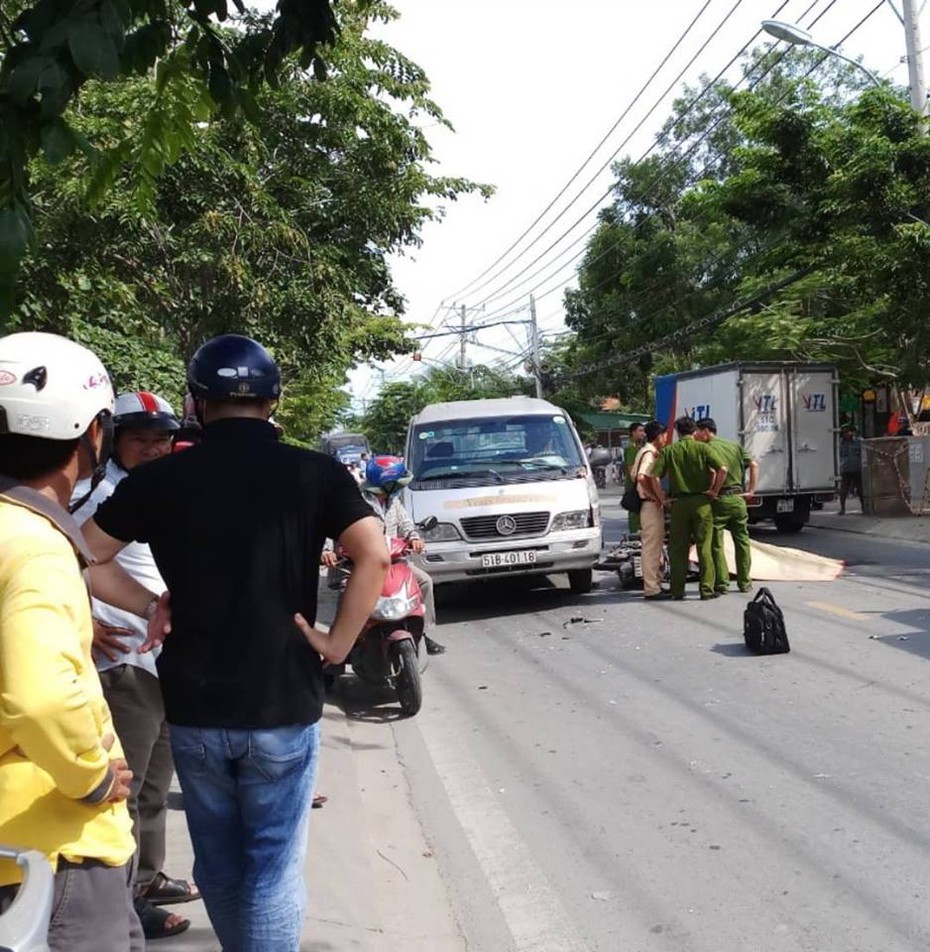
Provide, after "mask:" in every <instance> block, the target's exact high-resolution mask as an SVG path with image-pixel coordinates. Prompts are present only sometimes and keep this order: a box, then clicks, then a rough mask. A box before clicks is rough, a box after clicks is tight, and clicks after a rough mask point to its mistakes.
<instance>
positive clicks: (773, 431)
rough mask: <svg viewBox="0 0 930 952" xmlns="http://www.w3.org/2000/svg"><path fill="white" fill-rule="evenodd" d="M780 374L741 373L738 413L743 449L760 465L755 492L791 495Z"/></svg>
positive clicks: (783, 389) (785, 415)
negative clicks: (740, 419) (740, 421)
mask: <svg viewBox="0 0 930 952" xmlns="http://www.w3.org/2000/svg"><path fill="white" fill-rule="evenodd" d="M785 386H786V385H785V377H784V375H783V374H782V373H781V372H780V371H779V370H774V369H773V370H771V371H748V370H746V371H743V374H742V376H741V378H740V413H741V418H742V425H741V430H742V436H743V446H745V447H746V450H747V452H748V453H749V455H750V456H752V457H753V458H754V459H755V460H756V462H758V464H759V478H758V480H757V482H756V491H757V492H759V493H790V491H791V483H790V454H789V445H788V425H787V424H788V418H787V412H788V402H787V400H786V393H785Z"/></svg>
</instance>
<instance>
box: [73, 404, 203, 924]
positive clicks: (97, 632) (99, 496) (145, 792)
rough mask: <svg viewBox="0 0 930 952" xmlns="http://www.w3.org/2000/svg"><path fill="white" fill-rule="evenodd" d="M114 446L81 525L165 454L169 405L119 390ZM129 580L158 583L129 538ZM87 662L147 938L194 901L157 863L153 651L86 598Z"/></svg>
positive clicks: (124, 620)
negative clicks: (95, 683) (116, 777)
mask: <svg viewBox="0 0 930 952" xmlns="http://www.w3.org/2000/svg"><path fill="white" fill-rule="evenodd" d="M113 425H114V450H113V455H112V457H111V458H110V460H109V462H108V463H107V468H106V476H105V477H104V479H103V480H101V482H100V483H99V484H98V485H97V487H96V488H95V489H94V490H93V492H91V493H90V494H89V495H88V490H89V489H90V485H89V480H88V481H85V482H79V483H78V484H77V486H76V487H75V490H74V495H73V501H75V502H80V508H79V509H77V510H76V511H75V513H74V517H75V519H76V520H77V521H78V523H79V524H80V523H83V522H85V521H86V520H87V519H89V518H90V517H91V516H93V515H94V513H95V512H96V511H97V507H98V506H99V505H100V504H101V503H102V502H103V501H104V499H107V498H108V497H109V496H111V495H112V494H113V492H114V490H115V489H116V486H117V484H118V483H119V482H120V481H121V480H123V479H124V478H125V477H126V475H127V474H128V472H129V471H130V470H131V469H133V468H134V467H136V466H140V465H143V464H145V463H146V462H148V461H150V460H153V459H158V458H159V457H161V456H166V455H167V454H168V453H170V452H171V438H172V434H173V433H174V432H175V431H176V430H177V429H178V427H179V424H178V421H177V418H176V417H175V415H174V413H173V412H172V410H171V407H170V406H169V404H168V403H167V402H166V401H165V400H163V399H162V398H161V397H158V396H156V395H154V394H151V393H148V392H145V391H141V392H137V393H124V394H121V395H120V396H119V397H117V399H116V406H115V412H114V415H113ZM117 561H118V562H119V564H120V565H121V566H122V567H123V568H124V569H125V570H126V571H127V572H128V573H129V575H131V576H132V577H133V578H134V579H135V580H136V581H137V582H140V583H141V584H142V585H144V586H145V587H146V588H147V589H149V590H150V591H152V592H158V593H161V592H164V590H165V584H164V582H163V581H162V578H161V575H160V574H159V572H158V569H157V567H156V565H155V560H154V559H153V558H152V552H151V550H150V549H149V547H148V546H147V545H144V544H142V543H137V542H133V543H131V544H130V545H127V546H126V548H125V549H123V551H122V552H121V553H120V554H119V556H118V557H117ZM93 618H94V661H95V663H96V665H97V670H98V672H99V673H100V681H101V683H102V684H103V691H104V695H105V697H106V700H107V703H108V704H109V707H110V710H111V712H112V714H113V722H114V725H115V727H116V732H117V734H118V735H119V738H120V741H121V743H122V745H123V749H124V752H125V754H126V760H127V761H128V763H129V768H130V770H132V773H133V782H132V794H131V796H130V799H129V810H130V813H131V815H132V820H133V832H134V834H135V838H136V844H137V856H138V868H137V873H136V912H137V913H138V915H139V918H140V920H141V921H142V928H143V931H144V932H145V936H146V938H147V939H155V938H164V937H167V936H172V935H177V934H178V933H180V932H184V931H185V930H186V929H187V928H188V927H189V926H190V920H189V919H186V918H184V917H182V916H179V915H176V914H174V913H170V912H168V911H166V910H165V909H163V908H161V907H162V906H166V905H171V904H173V903H179V902H188V901H190V900H192V899H199V898H200V895H199V893H198V892H197V890H196V887H194V886H193V885H192V884H190V883H188V882H186V881H185V880H182V879H171V878H170V877H168V876H166V875H165V873H164V872H163V871H162V866H163V864H164V861H165V813H166V810H167V797H168V788H169V787H170V785H171V777H172V775H173V773H174V765H173V762H172V759H171V747H170V743H169V739H168V725H167V723H166V721H165V709H164V705H163V703H162V696H161V687H160V685H159V682H158V673H157V671H156V669H155V659H156V658H157V657H158V653H159V649H155V650H153V651H150V652H146V653H142V652H140V651H139V648H140V647H141V645H142V643H143V642H144V641H145V639H146V635H147V631H146V627H147V623H146V622H145V621H144V620H143V619H142V618H140V617H138V616H137V615H133V614H131V613H130V612H125V611H121V610H120V609H117V608H113V607H112V606H111V605H107V604H105V603H104V602H101V601H99V600H98V599H96V598H95V599H94V600H93Z"/></svg>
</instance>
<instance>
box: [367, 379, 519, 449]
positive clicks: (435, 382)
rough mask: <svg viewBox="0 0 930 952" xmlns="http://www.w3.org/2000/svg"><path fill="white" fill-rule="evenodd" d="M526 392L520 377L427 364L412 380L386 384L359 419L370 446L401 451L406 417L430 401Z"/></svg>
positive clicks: (480, 397)
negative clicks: (428, 366) (420, 373)
mask: <svg viewBox="0 0 930 952" xmlns="http://www.w3.org/2000/svg"><path fill="white" fill-rule="evenodd" d="M529 392H530V382H529V381H528V380H527V379H526V378H523V377H518V376H515V375H513V374H510V373H506V372H503V371H500V370H495V369H494V368H493V367H488V366H477V367H474V368H472V369H471V370H468V371H463V370H461V369H460V368H458V367H455V366H453V365H451V364H447V365H444V366H439V367H431V368H430V369H429V370H428V371H427V372H426V373H425V374H424V375H423V376H422V377H419V378H417V379H415V380H412V381H396V382H393V383H389V384H386V385H385V386H384V387H383V388H382V389H381V391H380V393H379V394H378V396H377V397H376V398H375V399H374V400H373V401H372V402H371V404H370V405H369V407H368V409H367V410H366V412H365V413H364V414H363V415H362V417H361V420H360V421H359V424H360V427H361V429H362V430H363V431H364V433H365V434H366V435H367V436H368V439H369V441H370V442H371V443H372V445H373V446H374V447H375V448H376V449H377V450H381V451H388V452H392V453H400V452H403V449H404V443H405V441H406V438H407V427H408V425H409V423H410V418H411V417H413V416H415V415H416V414H417V413H419V412H420V411H421V410H422V409H423V408H424V407H426V406H428V405H429V404H431V403H446V402H448V401H452V400H481V399H490V398H493V397H510V396H513V395H515V394H519V393H523V394H528V393H529Z"/></svg>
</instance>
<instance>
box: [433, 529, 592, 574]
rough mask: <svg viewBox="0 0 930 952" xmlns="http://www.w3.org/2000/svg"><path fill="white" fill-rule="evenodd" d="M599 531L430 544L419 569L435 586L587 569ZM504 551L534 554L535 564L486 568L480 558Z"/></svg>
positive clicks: (581, 530)
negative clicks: (504, 539) (503, 540)
mask: <svg viewBox="0 0 930 952" xmlns="http://www.w3.org/2000/svg"><path fill="white" fill-rule="evenodd" d="M601 542H602V539H601V529H600V527H597V528H588V529H573V530H570V531H567V532H552V533H549V535H545V536H539V537H537V538H534V539H514V540H511V541H508V542H507V543H501V542H500V540H497V541H495V542H485V543H480V542H467V541H464V540H456V541H455V542H430V543H427V547H426V552H425V553H424V554H423V555H421V556H419V557H418V560H417V561H418V562H419V563H420V565H421V567H422V568H423V569H424V570H425V571H426V572H428V573H429V575H430V577H431V578H432V579H433V582H434V584H436V585H442V584H443V583H445V582H467V581H470V580H473V579H481V578H498V577H500V576H504V575H549V574H550V573H553V572H568V571H572V570H574V569H590V568H593V567H594V564H595V563H596V562H597V561H598V559H599V558H600V555H601ZM505 552H514V553H516V552H534V553H535V555H536V561H535V562H528V563H518V564H513V565H499V566H494V567H487V566H485V565H483V563H482V556H484V555H489V554H493V553H505Z"/></svg>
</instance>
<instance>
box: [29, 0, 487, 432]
mask: <svg viewBox="0 0 930 952" xmlns="http://www.w3.org/2000/svg"><path fill="white" fill-rule="evenodd" d="M389 15H392V14H391V11H390V10H389V8H386V7H381V6H380V5H375V6H369V7H366V8H365V9H362V8H361V7H358V6H353V7H348V6H347V7H346V8H345V9H344V10H343V13H342V21H341V30H340V39H339V42H338V43H337V44H336V45H335V46H334V47H333V48H332V50H331V51H330V55H329V59H328V63H329V78H328V79H327V81H326V82H325V83H320V82H315V81H313V80H312V79H310V78H309V77H308V76H307V75H306V74H305V72H304V71H303V70H302V69H301V68H300V67H299V64H297V63H293V62H288V63H285V64H283V65H282V66H281V67H280V68H279V70H278V79H279V82H278V84H277V86H276V87H274V88H272V87H267V86H266V87H263V88H262V89H260V90H258V91H257V93H256V95H255V97H254V104H255V113H254V115H253V116H252V117H251V118H247V117H245V116H243V115H239V114H236V115H233V116H231V117H229V118H226V119H217V118H211V116H212V113H211V112H210V111H209V110H206V111H204V109H203V108H202V107H204V106H205V105H207V104H206V103H205V101H204V99H203V91H202V88H201V85H200V84H199V82H198V81H197V80H196V78H192V77H191V76H190V75H187V74H185V73H183V72H178V73H176V74H173V75H170V76H168V77H167V78H166V77H165V74H164V73H159V75H157V76H155V77H151V76H145V77H134V78H128V79H121V80H119V81H117V82H109V83H101V82H91V83H88V84H87V85H86V86H85V88H84V90H83V93H82V96H81V99H80V100H79V102H78V103H77V104H76V106H75V107H74V108H73V109H72V110H71V111H70V112H69V114H68V120H69V123H70V126H71V127H72V128H73V129H75V130H76V131H77V133H78V134H80V135H81V136H83V137H85V138H86V139H88V140H91V139H93V140H94V141H95V142H98V143H100V144H101V147H102V149H103V150H104V153H103V157H99V158H98V157H96V156H94V157H91V158H88V157H87V156H85V155H83V154H75V155H72V156H70V157H68V158H66V159H64V160H63V161H62V162H61V163H59V164H57V165H54V166H53V165H51V164H50V163H49V162H48V161H46V160H43V159H41V158H39V159H36V160H34V161H33V163H32V166H31V174H32V191H33V196H34V207H35V210H36V218H37V221H38V222H39V223H40V230H41V236H42V238H41V242H40V243H37V244H36V245H35V246H34V247H33V248H32V249H31V250H30V251H29V253H28V254H27V257H26V259H25V262H24V265H23V280H22V281H21V282H20V284H19V286H18V292H17V302H16V309H15V311H14V313H13V317H12V324H13V326H14V327H16V326H18V327H29V328H41V329H47V330H53V331H58V332H62V333H67V334H69V335H71V336H73V337H76V338H77V339H79V340H82V341H85V342H87V343H89V344H92V345H93V346H94V347H95V348H96V349H98V351H99V352H100V353H101V356H102V357H103V358H104V359H105V360H106V361H107V363H108V364H109V366H110V367H111V368H113V370H114V373H115V376H116V378H117V380H118V381H120V382H124V381H125V383H126V384H131V385H133V386H141V385H143V384H146V385H148V386H152V387H153V388H154V389H157V390H159V391H161V392H164V393H165V394H166V395H168V396H171V397H172V398H173V399H174V400H175V401H177V400H178V398H179V397H180V395H181V394H180V391H181V388H182V386H183V373H181V372H180V371H181V368H183V365H184V363H185V362H186V360H187V359H188V358H189V356H190V355H191V354H192V352H193V351H194V350H195V349H196V348H197V347H198V346H199V345H200V344H201V343H202V342H203V341H204V340H205V339H207V338H208V337H211V336H213V335H215V334H218V333H224V332H229V331H235V332H238V333H245V334H250V335H252V336H254V337H256V338H258V339H259V340H261V341H262V343H264V344H265V345H266V346H267V347H268V348H269V349H270V350H271V351H272V352H273V354H274V355H275V357H276V358H277V359H278V361H279V363H280V364H281V366H282V370H283V373H284V378H285V394H286V399H285V401H284V402H283V404H282V408H281V413H280V419H281V422H283V423H284V424H285V426H286V427H287V431H288V434H289V436H292V437H295V438H297V439H303V440H310V439H313V438H314V437H315V436H316V435H317V434H318V433H319V432H320V431H321V430H323V429H325V428H327V427H329V426H330V425H332V423H333V422H334V420H335V418H336V417H337V415H338V414H339V413H341V412H343V411H344V408H345V403H346V401H347V398H346V395H345V394H344V393H343V392H342V391H341V389H340V388H341V387H342V385H343V384H344V383H345V375H346V371H347V369H348V368H350V367H351V366H353V365H354V364H355V363H356V362H358V361H360V360H369V359H386V358H388V357H390V356H391V355H392V354H395V353H399V352H404V351H405V350H407V349H408V348H409V346H410V345H408V343H407V342H406V341H405V337H404V331H405V325H404V324H403V323H402V322H401V320H400V315H401V314H402V312H403V299H402V297H401V295H400V294H399V293H398V291H397V289H396V288H395V287H394V284H393V282H392V278H391V274H390V271H389V268H388V263H387V256H388V255H389V254H390V253H392V252H395V251H398V250H400V249H402V248H404V247H406V246H409V245H415V244H416V243H417V242H418V240H419V238H418V235H419V230H420V228H421V226H422V224H423V223H424V222H425V221H427V220H429V219H430V218H435V217H438V216H441V214H442V203H443V202H445V201H450V200H454V199H455V198H456V197H457V196H458V195H459V194H461V193H463V192H469V191H473V190H479V191H485V192H486V189H484V188H483V187H479V186H476V185H474V184H473V183H471V182H469V181H467V180H465V179H460V178H444V177H436V176H431V175H430V174H429V173H428V172H427V171H426V164H427V163H428V162H429V161H430V148H429V144H428V142H427V140H426V138H425V137H424V135H423V133H422V131H421V130H420V128H419V127H418V126H417V125H416V124H415V123H414V121H413V119H412V116H413V115H414V114H421V115H426V116H427V117H429V118H430V119H431V120H432V121H434V122H440V123H444V122H445V119H444V117H443V115H442V113H441V111H440V110H439V108H438V106H436V104H435V103H433V102H432V100H430V99H429V96H428V93H429V85H428V82H427V80H426V77H425V76H424V75H423V73H422V71H421V70H420V69H419V68H418V67H416V66H415V65H414V64H412V63H410V62H409V61H408V60H407V59H406V58H404V57H403V56H402V55H401V54H400V53H398V52H396V51H395V50H393V49H391V48H390V47H388V46H386V45H385V44H383V43H381V42H379V41H376V40H372V39H371V38H369V37H368V36H367V33H366V30H367V27H368V24H369V22H370V18H371V17H372V16H389ZM169 91H170V94H169ZM169 103H170V109H171V110H173V114H174V115H177V113H178V110H179V109H183V110H187V112H185V116H186V118H185V128H186V129H187V133H186V134H185V138H184V139H183V141H182V140H175V139H173V138H172V137H171V136H170V135H168V134H167V132H166V130H167V129H168V125H167V124H166V123H167V120H165V119H164V115H163V109H164V108H166V107H167V106H168V104H169ZM179 104H180V105H179ZM198 116H203V117H204V118H202V119H197V117H198ZM188 119H190V120H192V121H191V122H188ZM193 120H197V121H193ZM166 135H167V139H166ZM166 141H167V142H168V143H169V144H171V149H173V150H175V151H172V152H171V153H170V154H168V155H165V148H164V145H163V146H162V147H161V149H160V150H159V149H158V148H156V147H155V146H154V144H155V143H158V142H161V143H163V144H164V143H165V142H166ZM140 143H142V144H141V145H140ZM145 143H150V144H152V148H154V149H155V151H156V152H159V155H160V156H161V157H160V158H159V159H158V161H156V162H155V163H154V164H152V163H147V161H146V160H145V156H146V155H149V154H151V153H150V152H149V151H148V150H149V146H148V145H146V144H145ZM135 150H139V151H138V152H137V151H135ZM120 157H122V160H121V161H118V159H119V158H120ZM137 157H141V158H140V162H141V177H140V174H139V169H140V165H139V163H137V162H136V158H137ZM87 183H89V188H90V189H91V191H92V192H93V193H94V195H95V196H96V203H95V205H94V206H93V208H92V210H88V208H87V205H86V202H85V196H86V190H87V187H88V185H87Z"/></svg>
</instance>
